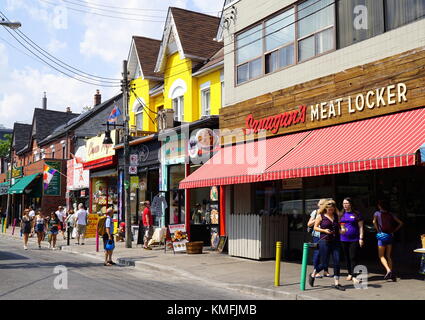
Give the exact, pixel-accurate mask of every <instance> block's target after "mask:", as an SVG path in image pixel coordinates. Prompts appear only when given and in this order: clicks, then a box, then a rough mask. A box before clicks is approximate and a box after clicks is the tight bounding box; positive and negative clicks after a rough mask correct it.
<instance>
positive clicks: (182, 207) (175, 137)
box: [160, 116, 218, 244]
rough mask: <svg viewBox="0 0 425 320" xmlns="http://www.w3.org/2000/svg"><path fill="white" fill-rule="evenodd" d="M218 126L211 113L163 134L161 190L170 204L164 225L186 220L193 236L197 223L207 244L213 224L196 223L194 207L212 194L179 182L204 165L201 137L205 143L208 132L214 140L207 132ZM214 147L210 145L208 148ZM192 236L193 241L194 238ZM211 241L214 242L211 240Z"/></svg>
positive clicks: (198, 230) (196, 234) (198, 236)
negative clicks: (189, 191) (192, 190)
mask: <svg viewBox="0 0 425 320" xmlns="http://www.w3.org/2000/svg"><path fill="white" fill-rule="evenodd" d="M217 128H218V117H217V116H211V117H209V118H206V119H203V120H199V121H195V122H192V123H189V124H187V125H184V126H181V127H176V128H174V129H173V130H167V131H164V132H162V133H161V135H160V140H161V141H162V147H161V172H160V176H161V177H160V179H161V180H160V181H161V190H160V191H163V194H164V196H165V198H166V200H167V204H168V209H167V211H166V215H165V219H163V223H164V224H163V225H169V224H182V223H184V224H186V230H187V232H188V234H189V237H192V235H191V226H192V225H194V230H195V238H196V239H199V240H202V241H204V239H205V244H207V240H206V239H210V237H211V235H210V234H211V226H208V228H206V227H205V226H204V227H202V226H201V225H202V224H198V223H192V211H194V210H195V205H196V204H197V203H198V202H202V203H203V202H205V201H209V197H208V196H205V193H204V194H201V193H198V194H197V193H194V194H193V196H192V194H191V193H188V192H187V191H185V190H184V189H181V188H180V187H179V185H180V183H181V182H182V181H183V179H185V177H187V176H188V175H189V174H190V173H191V172H193V171H195V170H196V169H197V168H199V167H200V164H201V163H202V160H203V159H204V158H205V156H206V155H205V154H204V155H202V153H201V149H200V145H198V143H197V142H198V141H200V142H201V145H202V139H203V138H205V137H207V136H208V139H207V140H208V143H209V144H210V143H212V142H211V141H210V140H209V138H210V137H211V138H212V137H213V135H212V134H211V136H209V135H208V134H207V133H209V132H211V133H212V130H213V129H217ZM206 130H208V131H206ZM203 133H204V134H203ZM198 139H199V140H198ZM205 143H206V142H205ZM210 147H211V146H208V148H210ZM209 152H211V150H209ZM204 153H205V152H204ZM197 158H199V159H197ZM214 230H215V229H214ZM190 239H191V241H192V238H190ZM208 243H210V242H209V241H208Z"/></svg>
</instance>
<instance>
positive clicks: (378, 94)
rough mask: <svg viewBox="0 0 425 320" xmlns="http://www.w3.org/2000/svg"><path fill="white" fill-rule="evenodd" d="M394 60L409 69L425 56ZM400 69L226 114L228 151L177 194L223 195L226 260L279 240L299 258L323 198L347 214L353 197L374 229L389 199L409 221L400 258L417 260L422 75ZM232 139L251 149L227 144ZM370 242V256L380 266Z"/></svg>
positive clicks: (258, 253) (355, 76)
mask: <svg viewBox="0 0 425 320" xmlns="http://www.w3.org/2000/svg"><path fill="white" fill-rule="evenodd" d="M398 58H399V59H398V60H397V62H396V64H397V65H398V64H400V65H402V66H403V68H404V67H405V66H406V65H408V64H410V63H412V61H416V62H417V61H421V59H422V60H424V59H425V55H424V54H423V53H420V54H418V53H417V52H409V53H406V54H404V55H403V56H401V57H398ZM416 62H415V63H416ZM378 69H379V72H377V70H378ZM397 70H398V71H397ZM399 71H400V69H399V68H397V66H396V65H394V61H391V60H390V59H388V60H383V61H377V62H374V63H371V64H368V65H363V66H360V67H356V68H353V69H349V70H345V71H344V72H343V73H341V74H335V75H331V76H328V77H324V78H321V79H320V80H314V81H311V82H308V83H304V84H302V85H297V86H294V87H291V88H287V89H282V90H280V91H279V92H274V93H271V94H267V95H264V96H261V97H257V98H255V99H252V100H248V101H244V102H243V103H240V104H237V105H234V106H229V107H226V108H224V109H222V112H221V115H220V129H227V132H226V134H225V135H223V140H222V142H223V141H224V144H223V148H222V149H221V150H220V152H218V153H217V154H216V155H215V156H214V157H213V158H212V159H211V160H210V161H209V162H207V163H206V164H205V165H203V166H202V167H201V168H200V169H198V170H197V171H195V172H194V173H193V174H192V175H190V176H189V177H188V178H186V179H185V180H183V181H182V183H181V184H180V187H181V188H185V189H199V188H205V187H211V186H220V187H221V188H224V191H223V194H225V198H226V201H225V206H224V207H225V210H226V224H227V226H226V233H227V235H228V236H229V254H230V255H234V256H240V257H247V258H252V259H267V258H273V257H274V246H275V242H276V241H282V242H283V246H284V251H285V255H286V257H287V258H291V259H296V260H298V259H299V258H300V256H301V249H302V243H303V242H304V241H307V240H308V241H309V240H310V236H309V235H308V234H307V233H306V222H307V220H308V216H309V214H310V212H311V211H312V210H313V209H315V205H316V203H317V200H318V199H320V198H331V197H332V198H334V199H335V200H336V201H337V202H338V204H339V207H340V208H342V199H343V198H344V197H347V196H350V197H351V198H353V199H354V201H355V203H356V206H357V209H358V210H359V211H360V212H361V213H362V214H363V215H364V217H365V223H366V225H367V226H368V227H370V225H371V220H372V217H373V213H374V212H375V211H376V207H375V205H376V201H377V200H379V199H385V200H389V201H390V202H391V205H392V210H393V211H394V212H395V213H397V214H398V215H399V217H400V218H401V220H403V221H404V223H405V226H404V228H403V229H402V230H401V231H400V232H399V233H398V235H397V237H398V238H399V239H398V240H399V245H398V246H396V247H395V249H394V250H395V253H396V254H397V256H398V257H402V258H403V259H404V261H405V262H406V264H407V265H409V263H410V261H414V260H415V256H414V254H413V250H412V248H414V247H417V246H418V245H419V244H418V242H419V239H420V234H423V233H424V231H425V216H424V214H423V209H422V208H423V207H424V206H425V200H424V198H423V196H422V195H423V193H424V191H425V189H424V188H425V187H424V184H423V182H421V181H423V177H425V168H424V167H423V166H421V165H420V163H421V162H422V161H423V159H421V157H420V152H419V149H420V147H421V146H422V145H423V144H424V141H425V137H424V134H423V133H424V132H425V108H424V106H425V93H424V92H423V90H420V89H419V88H421V87H423V84H424V83H425V76H424V75H422V74H416V73H415V74H413V73H406V74H403V73H400V72H399ZM240 115H243V116H240ZM260 133H261V134H260ZM232 137H233V140H234V141H237V142H245V143H237V144H231V143H226V141H232V140H230V138H232ZM368 230H371V229H370V228H366V231H368ZM367 237H368V241H367V246H366V248H365V249H364V252H365V253H370V255H369V256H370V257H373V259H375V258H376V257H375V256H376V241H375V239H374V237H373V233H372V232H367ZM412 266H415V267H417V262H414V263H413V262H412Z"/></svg>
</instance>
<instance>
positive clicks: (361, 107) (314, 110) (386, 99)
mask: <svg viewBox="0 0 425 320" xmlns="http://www.w3.org/2000/svg"><path fill="white" fill-rule="evenodd" d="M403 102H407V86H406V85H405V84H404V83H398V84H397V85H395V84H394V85H390V86H387V87H383V88H379V89H376V90H370V91H368V92H367V93H366V94H362V93H360V94H358V95H356V96H349V97H347V98H345V99H343V98H340V99H335V100H331V101H329V102H322V103H319V104H316V105H312V106H311V107H310V119H311V121H321V120H327V119H332V118H336V117H340V116H342V114H343V113H346V114H349V115H354V114H355V113H357V112H364V111H367V110H372V109H374V108H384V107H387V106H392V105H396V104H398V103H403Z"/></svg>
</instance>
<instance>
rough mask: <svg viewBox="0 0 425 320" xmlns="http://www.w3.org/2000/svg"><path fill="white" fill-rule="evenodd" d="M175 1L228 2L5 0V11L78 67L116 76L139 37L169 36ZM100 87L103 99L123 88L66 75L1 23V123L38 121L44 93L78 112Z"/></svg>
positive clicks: (214, 10) (210, 4) (51, 104)
mask: <svg viewBox="0 0 425 320" xmlns="http://www.w3.org/2000/svg"><path fill="white" fill-rule="evenodd" d="M169 6H175V7H180V8H186V9H189V10H194V11H200V12H205V13H208V14H211V15H216V16H217V14H218V11H220V10H221V9H222V6H223V1H222V0H217V1H213V0H157V1H152V0H120V1H116V0H115V1H114V0H0V11H1V12H3V13H4V14H5V15H6V16H7V17H8V18H9V19H10V20H12V21H20V22H21V23H22V27H21V28H20V29H19V30H20V31H22V32H23V33H24V34H25V35H26V36H27V37H29V38H30V39H31V40H32V41H34V42H35V43H36V44H37V45H39V46H40V47H41V48H43V49H45V50H46V51H48V52H49V53H50V54H52V55H54V56H55V57H57V58H59V59H60V60H62V61H64V62H66V63H67V64H69V65H70V66H72V67H75V68H78V69H80V70H83V71H85V72H88V73H90V74H94V75H97V76H101V77H108V78H114V79H118V78H120V77H121V69H122V61H123V60H124V59H127V57H128V51H129V48H130V42H131V36H132V35H138V36H145V37H150V38H156V39H161V37H162V31H163V28H164V22H165V18H166V15H167V9H168V7H169ZM114 7H120V8H136V9H138V10H125V9H117V8H114ZM142 9H143V10H142ZM81 11H84V12H81ZM117 12H122V13H123V14H119V13H117ZM102 15H110V16H114V17H120V18H121V19H114V18H111V17H105V16H102ZM130 19H135V20H138V21H134V20H130ZM14 35H15V36H16V37H17V38H18V39H20V40H21V41H22V39H21V38H19V37H18V35H17V34H16V33H14ZM96 89H100V90H101V93H102V100H106V99H108V98H110V97H112V96H113V95H114V94H116V93H118V92H119V90H120V89H119V88H102V87H100V86H97V85H89V84H85V83H81V82H78V81H76V80H74V79H71V78H69V77H67V76H64V75H61V74H60V73H59V72H57V71H55V70H53V69H52V68H50V67H49V66H47V65H45V64H43V63H42V62H40V61H38V60H37V58H35V57H34V56H33V55H32V54H31V53H29V52H28V51H27V50H26V49H25V48H23V47H22V46H21V45H20V44H19V43H18V42H17V41H16V40H15V39H14V38H13V37H12V36H11V35H10V34H9V33H8V32H7V31H6V30H5V29H4V28H3V27H0V124H3V125H5V126H6V127H9V128H11V127H12V126H13V123H14V122H22V123H31V120H32V114H33V110H34V108H35V107H40V106H41V99H42V96H43V92H44V91H46V92H47V98H48V108H49V109H54V110H63V111H65V109H66V107H71V109H72V111H73V112H77V113H78V112H81V110H82V108H83V107H84V106H91V105H92V104H93V95H94V94H95V91H96Z"/></svg>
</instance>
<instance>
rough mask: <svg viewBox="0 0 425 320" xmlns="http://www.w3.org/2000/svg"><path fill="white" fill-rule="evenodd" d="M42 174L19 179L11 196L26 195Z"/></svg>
mask: <svg viewBox="0 0 425 320" xmlns="http://www.w3.org/2000/svg"><path fill="white" fill-rule="evenodd" d="M39 175H40V173H36V174H33V175H31V176H25V177H22V178H20V179H19V181H17V182H16V183H15V184H14V185H13V186H12V187H11V188H10V189H9V193H10V194H17V193H24V190H25V188H26V187H28V185H29V184H30V183H31V182H33V181H34V179H36V178H37V177H38V176H39Z"/></svg>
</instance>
